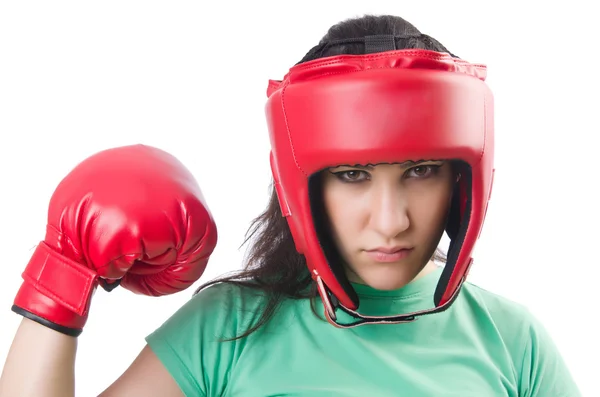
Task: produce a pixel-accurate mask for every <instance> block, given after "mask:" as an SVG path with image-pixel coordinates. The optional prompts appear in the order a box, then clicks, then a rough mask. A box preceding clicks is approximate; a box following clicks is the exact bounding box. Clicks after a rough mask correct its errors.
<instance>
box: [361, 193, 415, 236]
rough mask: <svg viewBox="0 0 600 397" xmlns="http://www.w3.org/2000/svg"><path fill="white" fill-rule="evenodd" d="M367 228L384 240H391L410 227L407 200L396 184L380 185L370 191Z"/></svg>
mask: <svg viewBox="0 0 600 397" xmlns="http://www.w3.org/2000/svg"><path fill="white" fill-rule="evenodd" d="M371 193H372V196H371V200H370V205H371V209H370V218H369V226H370V228H371V229H372V230H374V231H375V232H377V233H379V234H380V235H381V236H383V237H384V238H388V239H392V238H395V237H396V236H398V234H400V233H402V232H404V231H405V230H407V229H408V227H409V226H410V220H409V216H408V203H407V198H406V197H405V195H404V194H402V192H401V191H400V189H399V188H398V185H397V184H392V183H390V184H380V186H376V187H375V188H374V189H373V190H372V191H371Z"/></svg>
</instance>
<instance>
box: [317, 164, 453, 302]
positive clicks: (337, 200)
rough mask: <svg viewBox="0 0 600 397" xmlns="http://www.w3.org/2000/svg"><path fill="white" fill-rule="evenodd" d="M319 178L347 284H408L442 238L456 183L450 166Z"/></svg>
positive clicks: (350, 170)
mask: <svg viewBox="0 0 600 397" xmlns="http://www.w3.org/2000/svg"><path fill="white" fill-rule="evenodd" d="M323 178H324V181H323V182H324V189H323V192H324V200H325V209H326V211H327V214H328V217H329V221H330V224H331V230H332V233H333V239H334V241H335V242H336V244H337V246H338V249H339V251H340V253H341V255H342V258H343V259H344V260H345V266H346V273H347V274H348V278H349V280H350V281H352V282H357V283H362V284H367V285H369V286H371V287H373V288H376V289H381V290H390V289H397V288H401V287H402V286H404V285H406V284H408V283H409V282H410V281H412V280H413V279H414V278H415V277H416V276H417V275H418V274H419V273H420V272H421V271H422V270H423V268H424V267H425V265H427V264H428V262H429V261H430V259H431V257H432V255H433V254H434V252H435V249H436V248H437V245H438V243H439V241H440V239H441V237H442V235H443V232H444V226H445V223H446V216H447V213H448V209H449V206H450V200H451V197H452V190H453V184H454V182H455V175H454V173H453V171H452V168H451V165H450V163H448V162H444V161H424V162H418V163H412V162H409V163H402V164H381V165H376V166H365V167H358V166H352V167H348V166H341V167H337V168H330V169H328V170H326V171H325V172H324V173H323Z"/></svg>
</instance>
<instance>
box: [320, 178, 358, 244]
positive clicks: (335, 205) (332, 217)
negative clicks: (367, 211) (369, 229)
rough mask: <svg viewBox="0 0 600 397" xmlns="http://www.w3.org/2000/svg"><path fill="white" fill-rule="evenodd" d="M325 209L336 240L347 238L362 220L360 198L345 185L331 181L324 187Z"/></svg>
mask: <svg viewBox="0 0 600 397" xmlns="http://www.w3.org/2000/svg"><path fill="white" fill-rule="evenodd" d="M323 200H324V204H325V211H326V213H327V217H328V219H329V224H330V228H331V231H332V232H333V234H334V238H335V240H337V242H338V243H339V242H341V240H347V239H348V238H349V237H350V235H352V233H354V232H353V231H354V230H356V229H357V227H358V226H359V222H360V213H361V211H360V208H361V203H360V200H359V199H358V198H357V197H356V196H353V195H350V194H348V192H347V191H346V190H345V189H344V187H343V186H339V184H336V183H331V184H330V185H329V186H328V185H327V184H325V186H324V189H323Z"/></svg>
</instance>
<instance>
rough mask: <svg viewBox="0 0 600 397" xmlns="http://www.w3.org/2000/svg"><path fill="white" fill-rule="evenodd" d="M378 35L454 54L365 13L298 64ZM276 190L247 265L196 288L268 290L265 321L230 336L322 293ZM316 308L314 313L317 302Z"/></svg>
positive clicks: (389, 18)
mask: <svg viewBox="0 0 600 397" xmlns="http://www.w3.org/2000/svg"><path fill="white" fill-rule="evenodd" d="M372 35H394V36H396V39H395V41H396V48H397V49H409V48H419V49H426V50H432V51H438V52H447V53H450V52H449V51H448V50H447V49H446V48H445V47H444V46H443V45H442V44H440V43H439V42H438V41H437V40H435V39H433V38H431V37H429V36H427V35H425V34H422V33H421V32H419V30H418V29H417V28H416V27H414V26H413V25H412V24H411V23H409V22H407V21H406V20H404V19H403V18H400V17H397V16H393V15H381V16H376V15H365V16H362V17H359V18H351V19H347V20H344V21H342V22H340V23H337V24H336V25H333V26H332V27H330V28H329V30H328V32H327V33H326V34H325V36H323V38H322V39H321V40H320V42H319V45H317V46H315V47H314V48H313V49H311V51H309V52H308V53H307V54H306V55H305V56H304V58H302V60H301V61H300V62H298V63H303V62H307V61H310V60H313V59H317V58H322V57H327V56H333V55H340V54H352V55H361V54H364V53H365V48H364V47H365V45H364V41H362V38H364V37H365V36H372ZM352 39H360V40H356V41H354V40H352ZM450 54H451V53H450ZM453 56H454V55H453ZM270 191H271V193H270V195H271V197H270V200H269V204H268V206H267V208H266V209H265V211H264V212H263V213H262V214H260V215H259V216H258V217H256V218H255V219H254V220H253V221H252V223H251V226H250V228H249V229H248V233H247V234H246V238H245V240H244V243H243V244H246V243H248V242H250V241H252V242H253V244H252V245H251V246H250V249H249V251H248V256H247V263H246V266H245V267H244V268H243V270H241V271H238V272H235V273H234V274H232V275H228V276H222V277H219V278H217V279H214V280H212V281H210V282H208V283H205V284H203V285H201V286H200V287H199V288H198V289H197V290H196V292H195V293H198V292H200V291H201V290H203V289H205V288H207V287H209V286H211V285H214V284H217V283H224V282H226V283H233V284H237V285H240V286H246V287H250V288H253V289H259V290H261V291H262V292H264V293H265V294H266V296H267V298H268V301H267V304H266V306H265V307H264V311H263V313H262V314H261V317H260V319H259V321H258V322H257V323H256V324H254V325H253V326H251V327H249V328H248V329H247V330H246V331H245V332H244V333H243V334H241V335H239V336H237V337H235V338H231V339H227V340H235V339H239V338H243V337H246V336H248V335H250V334H251V333H252V332H254V331H256V330H257V329H259V328H260V327H261V326H263V325H264V324H266V323H267V322H268V321H269V319H270V318H271V317H272V316H273V314H274V313H275V312H276V310H277V309H278V307H279V304H280V303H281V301H282V300H283V299H285V298H287V299H306V298H308V299H311V300H312V301H313V303H314V298H316V297H317V296H318V294H317V291H316V288H315V285H314V282H313V280H312V278H311V276H310V273H309V271H308V268H307V266H306V261H305V258H304V256H303V255H301V254H299V253H298V252H297V251H296V247H295V244H294V241H293V239H292V235H291V232H290V229H289V226H288V223H287V220H286V218H284V217H283V216H282V212H281V208H280V206H279V201H278V199H277V193H276V191H275V188H274V186H273V183H271V187H270ZM433 259H434V260H435V261H438V262H445V261H446V256H445V254H444V253H443V252H442V251H440V250H439V249H437V250H436V252H435V254H434V257H433ZM312 307H313V312H314V311H315V306H314V304H313V306H312ZM315 314H316V312H315Z"/></svg>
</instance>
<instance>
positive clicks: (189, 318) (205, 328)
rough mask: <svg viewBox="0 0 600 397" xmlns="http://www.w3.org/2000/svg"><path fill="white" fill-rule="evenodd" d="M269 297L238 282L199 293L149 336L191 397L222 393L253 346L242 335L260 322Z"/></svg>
mask: <svg viewBox="0 0 600 397" xmlns="http://www.w3.org/2000/svg"><path fill="white" fill-rule="evenodd" d="M266 299H267V296H266V294H265V293H263V292H262V291H260V290H258V289H254V288H250V287H248V286H243V285H237V284H233V283H219V284H214V285H211V286H209V287H207V288H205V289H202V290H201V291H199V292H198V293H196V294H194V295H193V296H192V298H191V299H190V300H189V301H187V302H186V303H185V304H184V305H183V306H181V307H180V308H179V309H178V310H177V311H175V313H174V314H173V315H171V316H170V317H169V318H168V319H166V321H165V322H163V323H162V324H161V325H160V326H159V327H158V328H157V329H156V330H154V331H153V332H152V333H151V334H149V335H148V336H147V337H146V342H147V343H148V346H149V347H150V348H151V350H152V351H153V352H154V354H155V355H156V356H157V357H158V358H159V360H160V361H161V363H162V364H163V365H164V366H165V368H166V369H167V370H168V371H169V373H170V374H171V375H172V376H173V378H174V379H175V380H176V382H177V383H178V385H179V386H180V387H181V389H182V390H183V391H184V393H186V395H198V396H209V395H221V393H222V392H223V390H224V389H225V387H226V385H227V381H226V380H227V378H228V376H229V374H230V373H231V371H232V370H233V368H234V367H235V365H236V363H237V362H238V360H239V358H240V355H241V354H242V352H243V351H244V349H245V346H246V344H247V343H248V338H240V339H235V340H229V339H232V338H236V337H238V336H240V335H242V334H243V333H244V332H246V331H247V330H248V328H249V327H252V326H253V325H254V324H256V322H257V321H258V320H259V318H260V316H261V315H262V312H263V311H262V310H261V309H262V308H263V307H264V303H265V302H266Z"/></svg>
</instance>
